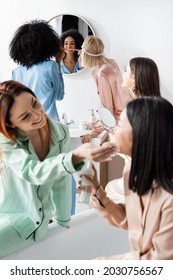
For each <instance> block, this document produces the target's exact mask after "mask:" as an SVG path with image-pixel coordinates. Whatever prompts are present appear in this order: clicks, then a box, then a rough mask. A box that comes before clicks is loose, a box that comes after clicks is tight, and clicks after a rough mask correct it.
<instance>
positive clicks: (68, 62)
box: [48, 14, 95, 75]
mask: <svg viewBox="0 0 173 280" xmlns="http://www.w3.org/2000/svg"><path fill="white" fill-rule="evenodd" d="M48 23H49V24H50V25H51V26H52V27H53V28H54V30H55V31H56V32H57V33H58V35H59V36H60V38H61V41H62V46H63V48H64V50H65V56H64V58H63V59H62V61H61V71H62V73H63V74H68V75H69V74H71V75H73V74H77V73H80V72H81V71H82V70H84V68H82V67H80V61H79V55H80V50H81V47H82V44H83V41H84V39H85V37H87V36H89V35H95V33H94V30H93V28H92V27H91V25H90V24H89V23H88V22H87V21H86V20H85V19H84V18H82V17H79V16H76V15H73V14H59V15H56V16H54V17H52V18H51V19H49V20H48Z"/></svg>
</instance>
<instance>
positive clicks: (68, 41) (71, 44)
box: [64, 36, 76, 53]
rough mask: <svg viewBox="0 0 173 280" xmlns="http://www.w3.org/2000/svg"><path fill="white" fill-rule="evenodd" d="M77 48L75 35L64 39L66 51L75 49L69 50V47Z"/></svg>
mask: <svg viewBox="0 0 173 280" xmlns="http://www.w3.org/2000/svg"><path fill="white" fill-rule="evenodd" d="M75 48H76V43H75V40H74V39H73V37H71V36H69V37H67V38H66V39H65V40H64V50H65V52H67V53H68V52H72V51H73V50H68V49H75Z"/></svg>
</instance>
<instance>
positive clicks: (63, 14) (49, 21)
mask: <svg viewBox="0 0 173 280" xmlns="http://www.w3.org/2000/svg"><path fill="white" fill-rule="evenodd" d="M65 15H70V16H75V17H78V18H80V19H81V20H83V21H84V22H85V24H87V25H88V26H89V28H90V29H91V31H92V33H93V36H95V35H96V34H95V31H94V29H93V28H92V26H91V25H90V23H89V22H88V21H87V20H86V19H84V18H83V17H81V16H79V15H76V14H71V13H61V14H57V15H55V16H53V17H51V18H50V19H49V20H47V23H49V24H51V20H53V19H55V18H57V17H60V16H65ZM55 31H56V30H55ZM56 32H57V31H56ZM57 33H58V32H57ZM58 35H59V36H61V34H58ZM86 68H87V67H84V68H83V69H81V70H79V71H78V72H76V73H71V74H66V73H62V74H63V75H65V76H67V77H68V76H70V77H71V76H74V75H78V74H80V73H81V72H83V71H84V70H85V69H86Z"/></svg>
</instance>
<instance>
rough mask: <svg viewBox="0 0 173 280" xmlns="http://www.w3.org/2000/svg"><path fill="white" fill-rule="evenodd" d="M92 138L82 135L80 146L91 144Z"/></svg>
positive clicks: (88, 135)
mask: <svg viewBox="0 0 173 280" xmlns="http://www.w3.org/2000/svg"><path fill="white" fill-rule="evenodd" d="M92 138H93V137H92V136H91V134H84V135H82V136H81V140H82V144H84V143H90V142H91V140H92Z"/></svg>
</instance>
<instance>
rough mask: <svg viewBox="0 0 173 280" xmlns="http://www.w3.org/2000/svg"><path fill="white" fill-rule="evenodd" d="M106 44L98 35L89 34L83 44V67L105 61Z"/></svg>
mask: <svg viewBox="0 0 173 280" xmlns="http://www.w3.org/2000/svg"><path fill="white" fill-rule="evenodd" d="M103 52H104V44H103V42H102V40H101V39H100V38H99V37H97V36H92V35H90V36H87V37H86V38H85V40H84V42H83V45H82V56H81V64H82V66H83V67H93V66H98V65H101V64H104V63H105V60H107V59H106V58H105V56H104V53H103Z"/></svg>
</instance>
